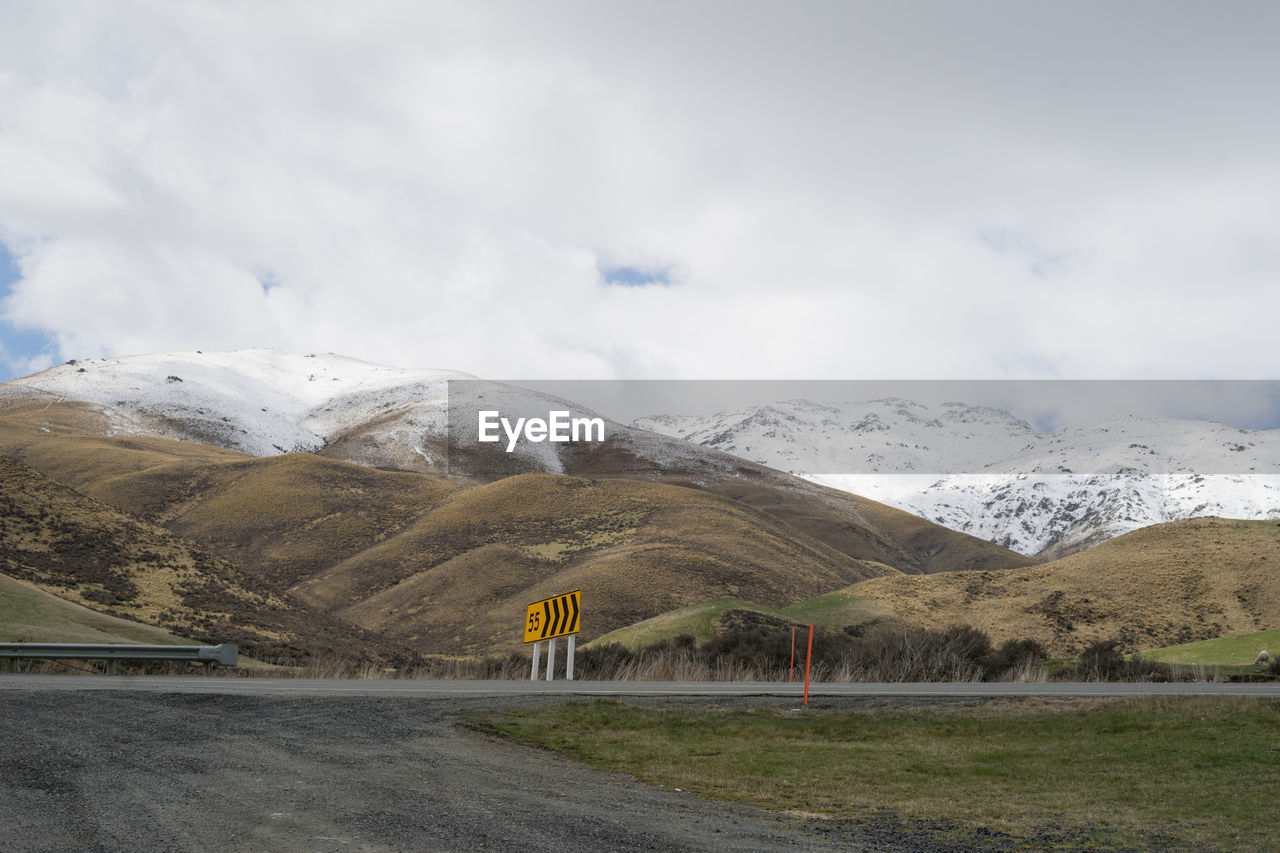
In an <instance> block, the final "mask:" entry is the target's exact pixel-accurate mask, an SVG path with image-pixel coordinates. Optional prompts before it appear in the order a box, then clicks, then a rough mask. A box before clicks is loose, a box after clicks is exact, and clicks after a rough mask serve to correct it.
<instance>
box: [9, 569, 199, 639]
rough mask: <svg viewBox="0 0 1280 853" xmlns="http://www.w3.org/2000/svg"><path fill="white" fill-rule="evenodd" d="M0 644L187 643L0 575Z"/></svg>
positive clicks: (160, 630)
mask: <svg viewBox="0 0 1280 853" xmlns="http://www.w3.org/2000/svg"><path fill="white" fill-rule="evenodd" d="M0 642H4V643H21V642H27V643H146V644H154V645H161V644H163V645H182V644H184V643H190V642H191V641H190V640H184V639H182V638H181V637H176V636H174V635H173V634H170V633H169V632H168V631H165V630H163V629H161V628H156V627H154V626H152V625H142V624H139V623H137V622H130V621H129V620H128V619H120V618H117V617H115V616H108V615H106V614H105V613H95V612H94V611H92V610H89V609H88V608H86V607H81V606H80V605H79V604H74V603H72V602H70V601H64V600H63V599H61V598H58V597H57V596H55V595H51V594H50V593H47V592H45V591H44V590H40V589H36V588H35V587H32V586H29V585H27V584H25V583H22V582H20V581H17V580H14V579H13V578H10V577H8V576H7V575H0Z"/></svg>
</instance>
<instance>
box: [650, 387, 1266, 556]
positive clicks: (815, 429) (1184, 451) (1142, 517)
mask: <svg viewBox="0 0 1280 853" xmlns="http://www.w3.org/2000/svg"><path fill="white" fill-rule="evenodd" d="M634 425H635V426H637V427H641V428H644V429H651V430H655V431H658V432H663V433H666V434H668V435H672V436H677V437H681V438H686V439H688V440H690V441H696V442H698V443H700V444H704V445H706V446H709V447H715V448H718V449H720V450H724V451H726V452H728V453H733V454H736V455H739V456H742V457H744V458H746V459H749V460H751V461H754V462H759V463H761V464H764V465H770V466H773V467H776V468H781V469H782V470H785V471H789V472H791V473H793V474H797V475H799V476H802V477H805V478H806V479H810V480H813V481H815V482H819V483H822V484H824V485H828V486H831V487H833V488H838V489H842V490H845V491H850V492H854V493H856V494H861V495H865V496H866V497H870V498H873V499H875V500H879V501H883V502H885V503H889V504H892V505H895V506H898V507H900V508H902V509H905V510H907V511H909V512H912V513H915V514H918V515H921V516H923V517H925V518H928V519H930V520H931V521H935V522H937V523H939V524H942V525H944V526H947V527H950V528H952V529H953V530H959V531H962V532H965V533H970V534H973V535H975V536H980V537H982V538H984V539H988V540H990V541H993V542H995V543H997V544H1000V545H1004V546H1005V547H1008V548H1011V549H1012V550H1015V551H1019V552H1021V553H1024V554H1032V555H1034V554H1043V555H1044V556H1061V555H1064V554H1067V553H1071V552H1072V551H1076V550H1079V549H1081V548H1083V547H1087V546H1088V545H1091V544H1094V543H1096V542H1099V541H1102V540H1104V539H1108V538H1111V537H1113V536H1118V535H1120V534H1122V533H1126V532H1128V531H1130V530H1134V529H1137V528H1139V527H1144V526H1147V525H1150V524H1157V523H1160V522H1165V521H1174V520H1177V519H1182V518H1189V517H1193V516H1201V515H1219V516H1226V517H1230V518H1246V519H1248V518H1280V430H1241V429H1236V428H1234V427H1229V426H1225V425H1223V424H1218V423H1211V422H1207V421H1190V420H1175V419H1158V418H1137V417H1128V418H1115V419H1111V420H1107V421H1102V422H1098V423H1092V424H1085V425H1079V426H1073V427H1069V428H1065V429H1062V430H1059V431H1057V432H1054V433H1052V434H1044V433H1041V432H1038V431H1037V430H1036V429H1034V428H1033V427H1032V426H1031V425H1029V424H1027V423H1026V422H1025V421H1022V420H1019V419H1017V418H1015V417H1014V416H1013V415H1011V414H1009V413H1008V412H1005V411H1002V410H999V409H992V408H987V407H980V406H967V405H964V404H960V403H946V404H942V405H938V406H926V405H923V404H920V403H914V402H911V401H908V400H902V399H896V398H895V399H885V400H873V401H869V402H862V403H848V404H842V405H824V404H816V403H811V402H807V401H803V400H795V401H788V402H783V403H776V404H773V405H767V406H758V407H752V408H748V409H744V410H742V411H737V412H731V413H721V414H717V415H712V416H707V417H682V416H671V415H657V416H653V417H648V418H642V419H640V420H638V421H636V422H635V424H634Z"/></svg>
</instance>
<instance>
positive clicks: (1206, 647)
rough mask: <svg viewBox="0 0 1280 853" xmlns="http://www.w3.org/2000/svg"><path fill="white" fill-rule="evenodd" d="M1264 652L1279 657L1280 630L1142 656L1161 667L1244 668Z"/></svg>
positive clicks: (1155, 650)
mask: <svg viewBox="0 0 1280 853" xmlns="http://www.w3.org/2000/svg"><path fill="white" fill-rule="evenodd" d="M1263 649H1266V650H1267V651H1269V652H1270V653H1271V656H1272V658H1274V657H1275V656H1276V654H1277V653H1280V628H1273V629H1271V630H1269V631H1255V632H1254V633H1252V634H1245V635H1243V636H1240V637H1219V638H1218V639H1216V640H1201V641H1199V642H1197V643H1183V644H1182V645H1178V646H1165V647H1164V648H1162V649H1152V650H1151V651H1149V652H1143V653H1142V656H1143V657H1144V658H1150V659H1151V660H1156V661H1160V662H1161V663H1187V664H1197V663H1203V664H1223V665H1228V666H1245V665H1250V664H1252V663H1253V662H1254V660H1255V659H1256V658H1257V657H1258V652H1260V651H1262V650H1263Z"/></svg>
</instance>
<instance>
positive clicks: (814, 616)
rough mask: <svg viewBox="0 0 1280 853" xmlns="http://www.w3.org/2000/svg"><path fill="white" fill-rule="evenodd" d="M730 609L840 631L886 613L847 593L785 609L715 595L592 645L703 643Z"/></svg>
mask: <svg viewBox="0 0 1280 853" xmlns="http://www.w3.org/2000/svg"><path fill="white" fill-rule="evenodd" d="M730 610H750V611H754V612H756V613H763V614H765V615H767V616H774V617H777V618H779V619H785V620H787V621H790V622H795V623H796V624H799V625H815V626H817V627H819V628H829V629H831V630H836V631H838V630H840V629H841V628H843V627H845V626H846V625H857V624H860V623H863V622H866V621H868V620H871V619H875V618H877V617H880V616H883V615H884V614H885V612H886V611H885V609H884V607H883V606H882V605H881V604H880V603H879V602H877V601H874V600H872V599H869V598H862V597H860V596H856V595H850V594H848V593H845V592H833V593H829V594H827V595H820V596H818V597H817V598H810V599H806V600H805V601H800V602H797V603H796V604H792V605H790V606H788V607H783V608H781V609H778V608H773V607H765V606H763V605H760V604H756V603H755V602H752V601H745V600H743V599H741V598H715V599H711V600H710V601H704V602H701V603H700V604H693V605H690V606H688V607H681V608H680V609H678V610H671V611H668V612H667V613H662V614H659V615H657V616H654V617H652V618H651V619H645V620H644V621H643V622H637V623H636V624H634V625H628V626H626V627H624V628H619V629H617V630H616V631H610V632H609V633H608V634H605V635H604V636H602V637H598V638H596V639H595V640H593V641H592V643H591V644H592V645H606V644H608V643H620V644H621V645H624V646H626V647H627V648H629V649H632V650H638V649H643V648H645V647H647V646H651V645H653V644H654V643H659V642H661V641H663V640H669V639H671V638H672V637H677V636H679V635H681V634H692V635H693V638H694V639H695V640H697V641H698V644H699V645H702V644H703V643H706V642H708V641H709V640H711V639H713V638H715V637H716V636H717V635H718V634H719V633H720V628H719V625H718V624H717V623H718V620H719V619H720V617H722V616H723V615H724V614H725V613H727V612H728V611H730Z"/></svg>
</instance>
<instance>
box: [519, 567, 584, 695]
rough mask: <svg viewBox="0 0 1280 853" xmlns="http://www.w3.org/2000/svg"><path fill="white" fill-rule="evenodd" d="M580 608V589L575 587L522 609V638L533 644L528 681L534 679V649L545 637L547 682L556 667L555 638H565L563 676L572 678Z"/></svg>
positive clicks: (535, 677)
mask: <svg viewBox="0 0 1280 853" xmlns="http://www.w3.org/2000/svg"><path fill="white" fill-rule="evenodd" d="M581 607H582V590H580V589H575V590H574V591H573V592H566V593H564V594H562V595H553V596H552V597H551V598H544V599H542V600H541V601H535V602H533V603H532V604H530V605H529V606H528V607H527V608H525V614H524V641H525V642H526V643H533V671H532V673H531V674H530V676H529V679H530V680H531V681H537V680H538V652H539V650H540V649H541V647H542V641H543V640H547V641H548V642H547V681H551V680H552V678H553V673H554V672H555V668H556V637H568V638H569V652H568V659H567V661H566V667H565V677H566V679H567V680H569V681H573V653H574V648H575V646H576V643H575V641H576V640H577V635H578V629H579V624H578V617H579V615H580V611H581Z"/></svg>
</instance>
